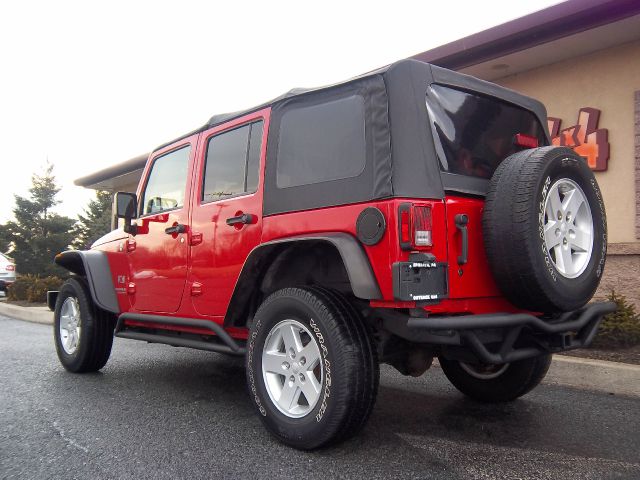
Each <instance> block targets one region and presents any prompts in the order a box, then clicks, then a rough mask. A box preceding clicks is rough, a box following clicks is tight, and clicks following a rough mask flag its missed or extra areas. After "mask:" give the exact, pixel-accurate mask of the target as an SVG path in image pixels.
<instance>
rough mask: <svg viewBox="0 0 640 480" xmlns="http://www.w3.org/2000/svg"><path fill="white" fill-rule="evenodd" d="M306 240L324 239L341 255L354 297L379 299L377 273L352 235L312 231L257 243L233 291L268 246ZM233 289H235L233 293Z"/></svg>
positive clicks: (380, 296)
mask: <svg viewBox="0 0 640 480" xmlns="http://www.w3.org/2000/svg"><path fill="white" fill-rule="evenodd" d="M309 241H322V242H327V243H330V244H331V245H333V246H334V247H335V248H336V249H337V250H338V253H339V254H340V257H341V258H342V262H343V264H344V268H345V270H346V271H347V276H348V277H349V282H350V283H351V289H352V290H353V294H354V295H355V296H356V297H358V298H362V299H365V300H377V299H381V298H382V293H381V292H380V287H379V286H378V282H377V280H376V276H375V274H374V273H373V269H372V268H371V263H369V258H368V257H367V254H366V253H365V251H364V249H363V248H362V246H361V245H360V243H358V240H356V239H355V238H354V237H353V236H351V235H349V234H347V233H341V232H326V233H315V234H312V235H299V236H295V237H285V238H279V239H277V240H271V241H270V242H265V243H263V244H261V245H259V246H257V247H256V248H254V249H253V250H252V251H251V253H250V254H249V256H248V257H247V260H246V261H245V264H244V267H243V269H242V272H241V273H240V277H239V280H238V283H237V284H236V290H237V289H238V285H240V284H241V280H242V277H243V274H245V273H246V271H247V268H249V269H251V268H252V265H253V263H252V261H254V259H255V258H256V257H259V256H260V254H261V252H263V251H267V250H269V249H270V247H273V246H277V245H283V244H287V243H294V242H309ZM251 273H252V272H251ZM236 290H234V296H235V294H236ZM232 298H233V297H232Z"/></svg>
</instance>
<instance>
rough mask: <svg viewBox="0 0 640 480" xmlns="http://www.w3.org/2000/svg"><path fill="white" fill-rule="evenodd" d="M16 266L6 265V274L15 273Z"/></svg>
mask: <svg viewBox="0 0 640 480" xmlns="http://www.w3.org/2000/svg"><path fill="white" fill-rule="evenodd" d="M15 269H16V266H15V265H7V267H6V270H7V272H13V271H15Z"/></svg>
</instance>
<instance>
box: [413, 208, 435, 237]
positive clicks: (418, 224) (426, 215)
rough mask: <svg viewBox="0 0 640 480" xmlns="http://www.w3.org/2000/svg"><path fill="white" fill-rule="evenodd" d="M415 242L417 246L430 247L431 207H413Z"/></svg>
mask: <svg viewBox="0 0 640 480" xmlns="http://www.w3.org/2000/svg"><path fill="white" fill-rule="evenodd" d="M413 243H414V244H415V246H416V247H430V246H431V245H432V242H431V207H413Z"/></svg>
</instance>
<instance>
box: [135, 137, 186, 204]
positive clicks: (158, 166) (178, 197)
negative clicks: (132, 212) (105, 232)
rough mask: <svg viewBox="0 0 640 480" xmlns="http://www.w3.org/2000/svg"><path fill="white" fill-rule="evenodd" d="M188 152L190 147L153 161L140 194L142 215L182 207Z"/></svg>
mask: <svg viewBox="0 0 640 480" xmlns="http://www.w3.org/2000/svg"><path fill="white" fill-rule="evenodd" d="M190 151H191V147H184V148H181V149H180V150H175V151H173V152H171V153H167V154H166V155H163V156H161V157H158V158H156V159H155V160H154V161H153V167H151V173H149V178H148V180H147V185H146V187H145V189H144V192H143V193H142V202H141V204H142V205H141V212H142V215H148V214H152V213H158V212H162V211H164V210H173V209H175V208H180V207H182V206H184V190H185V187H186V185H187V167H188V165H189V152H190Z"/></svg>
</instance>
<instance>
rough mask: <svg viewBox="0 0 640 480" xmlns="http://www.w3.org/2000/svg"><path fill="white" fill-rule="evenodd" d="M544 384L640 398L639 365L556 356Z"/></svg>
mask: <svg viewBox="0 0 640 480" xmlns="http://www.w3.org/2000/svg"><path fill="white" fill-rule="evenodd" d="M543 383H546V384H550V385H562V386H569V387H576V388H582V389H588V390H598V391H600V392H604V393H611V394H614V395H626V396H632V397H640V365H632V364H629V363H618V362H608V361H605V360H592V359H589V358H578V357H568V356H565V355H555V356H554V357H553V362H551V368H550V369H549V372H548V373H547V376H546V377H545V379H544V380H543Z"/></svg>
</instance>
